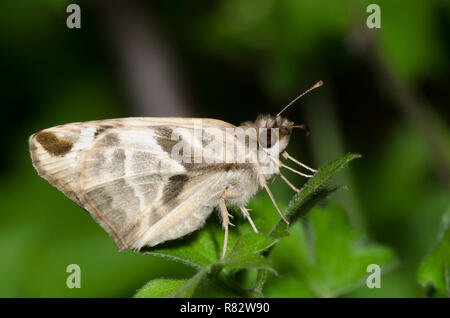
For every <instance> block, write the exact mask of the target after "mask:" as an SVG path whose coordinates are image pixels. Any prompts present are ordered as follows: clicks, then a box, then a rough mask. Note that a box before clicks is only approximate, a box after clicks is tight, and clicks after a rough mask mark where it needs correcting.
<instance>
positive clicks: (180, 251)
mask: <svg viewBox="0 0 450 318" xmlns="http://www.w3.org/2000/svg"><path fill="white" fill-rule="evenodd" d="M213 221H216V222H217V220H213ZM216 228H218V227H217V226H216ZM216 228H214V225H212V224H211V222H208V224H207V225H206V226H205V228H203V229H202V230H200V231H197V232H194V233H192V234H191V235H189V236H187V237H184V238H183V239H181V240H175V241H169V242H166V243H164V244H161V245H158V246H156V247H153V248H145V249H143V251H144V252H145V253H147V254H150V255H154V256H158V257H164V258H169V259H171V260H175V261H178V262H182V263H184V264H187V265H190V266H193V267H196V268H202V267H204V266H208V265H210V264H211V263H213V262H215V261H216V260H217V259H218V258H219V253H220V252H219V243H218V242H217V240H216V238H215V234H214V232H217V229H216Z"/></svg>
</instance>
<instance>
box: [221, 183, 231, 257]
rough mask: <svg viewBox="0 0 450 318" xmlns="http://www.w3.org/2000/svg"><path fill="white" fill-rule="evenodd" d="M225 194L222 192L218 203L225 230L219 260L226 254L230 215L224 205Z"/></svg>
mask: <svg viewBox="0 0 450 318" xmlns="http://www.w3.org/2000/svg"><path fill="white" fill-rule="evenodd" d="M225 193H226V191H224V193H223V195H222V197H221V198H220V202H219V208H220V213H221V214H222V222H223V227H224V229H225V237H224V239H223V248H222V256H221V257H220V259H221V260H223V259H224V257H225V253H226V252H227V245H228V225H229V224H230V219H229V216H230V214H229V213H228V210H227V206H226V205H225Z"/></svg>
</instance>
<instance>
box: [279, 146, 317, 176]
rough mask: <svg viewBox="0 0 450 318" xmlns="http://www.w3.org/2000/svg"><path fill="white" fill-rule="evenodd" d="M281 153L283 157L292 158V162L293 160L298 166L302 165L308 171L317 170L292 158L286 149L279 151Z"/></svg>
mask: <svg viewBox="0 0 450 318" xmlns="http://www.w3.org/2000/svg"><path fill="white" fill-rule="evenodd" d="M281 155H282V156H283V157H284V159H290V160H292V161H293V162H295V163H296V164H298V165H299V166H302V167H303V168H305V169H307V170H309V171H311V172H313V173H316V172H317V170H316V169H313V168H311V167H308V166H307V165H305V164H304V163H302V162H300V161H298V160H297V159H295V158H293V157H292V156H291V155H290V154H288V153H287V151H286V150H285V151H283V152H282V153H281Z"/></svg>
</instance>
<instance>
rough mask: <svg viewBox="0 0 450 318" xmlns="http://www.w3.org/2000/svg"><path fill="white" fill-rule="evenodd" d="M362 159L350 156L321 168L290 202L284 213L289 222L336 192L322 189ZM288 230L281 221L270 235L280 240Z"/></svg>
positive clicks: (353, 155) (358, 156)
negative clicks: (354, 162)
mask: <svg viewBox="0 0 450 318" xmlns="http://www.w3.org/2000/svg"><path fill="white" fill-rule="evenodd" d="M360 157H361V155H359V154H348V155H346V156H344V157H342V158H340V159H337V160H335V161H331V162H329V163H327V164H326V165H325V166H323V167H322V168H320V170H319V171H317V172H316V173H315V174H314V176H313V177H312V178H311V179H309V180H308V182H306V183H305V185H304V186H303V187H302V188H301V189H300V191H299V192H298V193H297V194H295V195H294V196H293V198H292V199H291V201H290V202H289V204H288V207H287V208H286V210H285V211H284V215H285V217H286V218H287V219H288V221H289V222H291V223H292V222H293V221H295V219H296V218H298V216H300V215H304V214H306V212H308V211H309V210H310V209H311V208H312V207H313V206H314V205H315V204H316V203H317V202H318V201H320V200H322V199H323V198H325V197H326V196H328V195H329V194H330V193H332V192H334V191H335V190H336V188H332V189H324V188H322V186H323V184H324V183H325V182H326V181H328V180H329V179H330V178H331V177H332V176H333V175H334V174H336V173H337V172H338V171H339V170H341V169H343V168H344V167H345V166H346V165H347V164H348V163H349V162H350V161H352V160H354V159H357V158H360ZM287 230H288V225H287V224H286V223H285V222H284V221H283V220H279V221H278V222H277V224H276V225H275V227H274V228H273V229H272V230H271V231H270V233H269V235H270V236H272V237H274V238H280V237H283V236H285V235H287Z"/></svg>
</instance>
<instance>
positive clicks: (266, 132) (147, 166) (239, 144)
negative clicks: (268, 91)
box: [29, 81, 322, 259]
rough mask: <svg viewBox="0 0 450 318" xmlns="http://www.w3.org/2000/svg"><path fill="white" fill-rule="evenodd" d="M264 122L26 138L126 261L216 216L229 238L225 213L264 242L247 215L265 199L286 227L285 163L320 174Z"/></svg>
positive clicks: (40, 164)
mask: <svg viewBox="0 0 450 318" xmlns="http://www.w3.org/2000/svg"><path fill="white" fill-rule="evenodd" d="M321 85H322V81H320V82H318V83H316V84H315V85H314V86H312V87H311V88H310V89H308V90H307V91H305V92H304V93H303V94H301V95H299V96H298V97H297V98H296V99H294V100H293V101H292V102H291V103H289V104H288V105H287V106H286V107H284V108H283V110H282V111H281V112H279V113H278V114H277V115H276V116H272V115H260V116H258V117H257V119H256V121H254V122H245V123H243V124H242V125H241V126H238V127H236V126H234V125H232V124H229V123H227V122H224V121H221V120H216V119H205V118H121V119H108V120H98V121H89V122H80V123H70V124H65V125H60V126H56V127H52V128H49V129H45V130H42V131H40V132H37V133H35V134H33V135H32V136H30V138H29V149H30V154H31V159H32V164H33V166H34V168H35V169H36V171H37V172H38V174H39V175H40V176H41V177H43V178H44V179H45V180H47V181H48V182H49V183H50V184H52V185H53V186H55V187H56V188H57V189H58V190H60V191H61V192H62V193H64V194H65V195H66V196H67V197H69V198H70V199H71V200H73V201H74V202H75V203H76V204H78V205H79V206H80V207H82V208H83V209H85V210H86V211H87V212H89V213H90V215H91V216H92V217H93V219H94V220H95V221H96V222H97V223H98V224H100V226H101V227H103V229H104V230H106V232H107V233H108V234H109V235H110V236H111V238H112V239H113V240H114V242H115V244H116V245H117V247H118V249H119V250H120V251H122V250H125V249H127V248H130V249H134V250H140V249H141V248H142V247H144V246H150V247H151V246H155V245H157V244H160V243H162V242H165V241H168V240H173V239H177V238H180V237H182V236H184V235H186V234H189V233H191V232H193V231H195V230H197V229H199V228H200V227H202V225H203V224H204V223H205V220H206V219H207V218H208V216H209V215H210V214H211V212H212V211H213V210H214V209H215V208H218V209H219V211H220V215H221V219H222V224H223V228H224V232H225V234H224V244H223V249H222V256H221V258H222V259H223V258H224V256H225V254H226V251H227V242H228V228H229V226H230V225H232V223H231V222H230V218H232V215H230V214H229V212H228V209H227V205H228V206H230V205H233V206H236V207H238V208H239V209H240V210H241V211H242V213H243V215H244V217H245V218H247V219H248V221H249V222H250V224H251V226H252V228H253V230H254V231H255V232H258V230H257V228H256V226H255V224H254V222H253V221H252V219H251V217H250V213H249V210H248V209H247V208H246V205H247V203H248V201H249V200H250V198H251V197H252V196H253V195H254V194H256V193H257V192H258V191H259V190H260V189H265V190H266V191H267V193H268V194H269V196H270V199H271V200H272V202H273V204H274V206H275V208H276V210H277V211H278V213H279V214H280V216H281V218H282V219H283V220H284V221H285V222H286V223H289V222H288V221H287V219H286V218H285V217H284V215H283V213H282V212H281V210H280V209H279V207H278V205H277V203H276V201H275V199H274V196H273V195H272V193H271V191H270V189H269V187H268V185H267V180H269V179H271V178H272V177H274V176H276V175H278V176H280V177H281V178H282V179H283V180H284V181H285V182H286V183H287V184H288V185H289V186H290V187H291V188H292V189H293V190H294V191H296V192H298V191H299V190H298V189H297V188H296V187H295V186H294V185H293V184H292V183H291V182H289V180H288V179H287V178H286V177H285V176H284V175H283V174H282V173H281V171H280V168H286V169H289V170H291V171H293V172H295V173H298V174H300V175H302V176H305V177H311V176H312V175H311V174H305V173H302V172H299V171H297V170H295V169H293V168H291V167H289V166H287V165H285V164H284V163H282V162H281V161H280V160H279V157H280V154H281V155H282V157H284V158H285V159H287V160H292V161H293V162H295V163H297V164H299V165H300V166H302V167H303V168H305V169H307V170H309V171H311V172H312V173H315V172H316V170H314V169H312V168H310V167H308V166H306V165H305V164H303V163H301V162H299V161H297V160H296V159H294V158H293V157H292V156H290V155H289V154H288V153H287V152H286V150H285V148H286V147H287V145H288V142H289V138H290V136H291V133H292V130H293V129H294V128H305V126H304V125H297V126H296V125H294V123H293V122H291V121H290V120H288V119H286V118H284V117H282V116H281V113H282V112H283V111H284V110H286V109H287V108H288V107H289V106H290V105H291V104H292V103H294V102H295V101H296V100H297V99H298V98H300V97H301V96H303V95H304V94H306V93H307V92H309V91H311V90H312V89H315V88H316V87H319V86H321Z"/></svg>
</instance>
